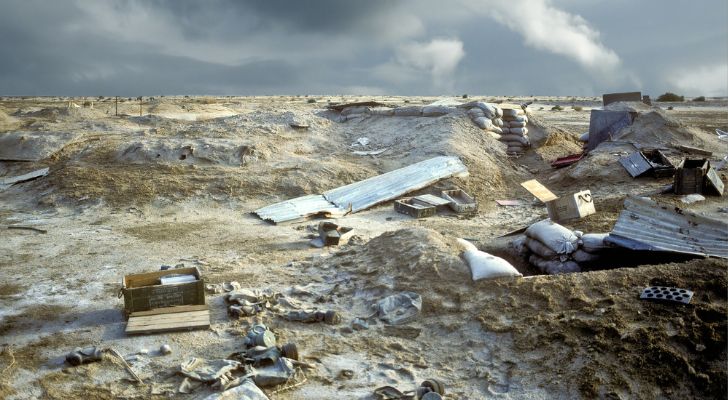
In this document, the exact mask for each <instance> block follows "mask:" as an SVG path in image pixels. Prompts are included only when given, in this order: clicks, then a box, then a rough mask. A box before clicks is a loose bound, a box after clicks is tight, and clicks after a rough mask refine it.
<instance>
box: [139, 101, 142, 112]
mask: <svg viewBox="0 0 728 400" xmlns="http://www.w3.org/2000/svg"><path fill="white" fill-rule="evenodd" d="M139 116H140V117H141V116H142V96H139Z"/></svg>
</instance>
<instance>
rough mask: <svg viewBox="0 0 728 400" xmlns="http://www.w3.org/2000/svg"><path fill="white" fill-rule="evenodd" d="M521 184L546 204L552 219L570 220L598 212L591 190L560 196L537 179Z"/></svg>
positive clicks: (556, 220) (557, 220)
mask: <svg viewBox="0 0 728 400" xmlns="http://www.w3.org/2000/svg"><path fill="white" fill-rule="evenodd" d="M521 186H523V187H524V188H525V189H526V190H528V192H529V193H531V194H532V195H534V196H536V198H537V199H539V200H541V201H542V202H543V203H544V204H546V210H547V211H548V213H549V218H550V219H551V220H552V221H555V222H559V221H568V220H571V219H578V218H583V217H586V216H587V215H591V214H594V213H596V209H595V208H594V199H593V198H592V195H591V192H590V191H589V190H582V191H580V192H576V193H574V194H571V195H569V196H565V197H558V196H556V195H555V194H553V193H552V192H551V191H550V190H548V189H547V188H546V186H544V185H542V184H541V183H540V182H539V181H537V180H535V179H532V180H530V181H526V182H523V183H521Z"/></svg>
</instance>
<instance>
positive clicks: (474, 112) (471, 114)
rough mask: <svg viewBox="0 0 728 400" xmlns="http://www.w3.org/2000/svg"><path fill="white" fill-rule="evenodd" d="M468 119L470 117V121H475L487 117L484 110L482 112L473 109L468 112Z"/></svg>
mask: <svg viewBox="0 0 728 400" xmlns="http://www.w3.org/2000/svg"><path fill="white" fill-rule="evenodd" d="M468 117H470V119H475V118H479V117H485V114H483V110H481V109H480V108H477V107H473V108H471V109H470V110H468Z"/></svg>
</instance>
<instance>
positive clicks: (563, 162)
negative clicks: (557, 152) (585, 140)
mask: <svg viewBox="0 0 728 400" xmlns="http://www.w3.org/2000/svg"><path fill="white" fill-rule="evenodd" d="M582 158H584V153H583V152H581V153H578V154H572V155H569V156H565V157H559V158H557V159H556V160H554V162H552V163H551V168H564V167H568V166H569V165H571V164H574V163H577V162H579V160H581V159H582Z"/></svg>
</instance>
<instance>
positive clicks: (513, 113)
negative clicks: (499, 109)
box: [503, 108, 523, 117]
mask: <svg viewBox="0 0 728 400" xmlns="http://www.w3.org/2000/svg"><path fill="white" fill-rule="evenodd" d="M521 114H523V110H521V109H517V108H505V109H503V116H504V117H518V116H519V115H521Z"/></svg>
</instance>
